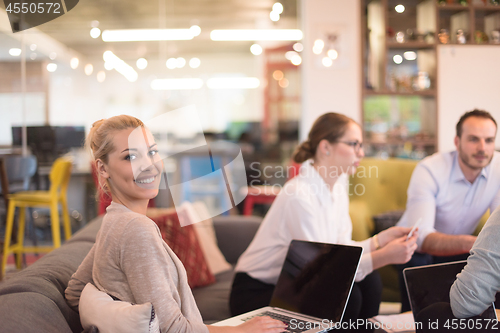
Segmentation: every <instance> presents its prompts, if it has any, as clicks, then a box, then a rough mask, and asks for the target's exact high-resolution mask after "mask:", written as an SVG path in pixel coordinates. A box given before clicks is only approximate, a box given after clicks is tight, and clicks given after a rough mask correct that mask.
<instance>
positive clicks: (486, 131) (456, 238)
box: [398, 110, 500, 311]
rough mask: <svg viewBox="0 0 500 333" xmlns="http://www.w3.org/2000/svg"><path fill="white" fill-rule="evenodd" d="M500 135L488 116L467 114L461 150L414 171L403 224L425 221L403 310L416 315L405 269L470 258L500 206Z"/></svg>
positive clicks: (426, 162) (460, 136) (461, 124)
mask: <svg viewBox="0 0 500 333" xmlns="http://www.w3.org/2000/svg"><path fill="white" fill-rule="evenodd" d="M496 131H497V124H496V121H495V119H494V118H493V117H492V116H491V114H489V113H488V112H486V111H482V110H473V111H470V112H467V113H465V114H464V115H463V116H462V117H461V118H460V120H459V122H458V123H457V126H456V132H457V133H456V137H455V146H456V148H457V150H456V151H452V152H446V153H436V154H434V155H432V156H429V157H427V158H425V159H423V160H422V161H421V162H420V163H419V164H418V165H417V166H416V168H415V170H414V171H413V174H412V177H411V180H410V185H409V187H408V201H407V203H406V211H405V213H404V214H403V216H402V218H401V220H399V222H398V225H400V226H413V225H414V224H416V223H417V221H418V220H420V219H421V222H420V224H419V226H418V229H419V237H418V240H417V244H418V249H417V251H416V252H415V254H414V256H413V258H412V259H411V260H410V261H409V262H408V263H407V264H405V265H404V266H400V267H399V268H400V270H401V274H400V289H401V298H402V311H408V310H410V305H409V301H408V296H407V293H406V287H405V285H404V281H403V279H402V269H404V268H406V267H413V266H421V265H427V264H433V263H440V262H449V261H455V260H461V259H465V258H467V256H468V253H469V251H470V249H471V247H472V245H473V244H474V241H475V240H476V237H475V236H473V235H471V234H472V233H473V232H474V230H475V229H476V227H477V225H478V223H479V220H480V219H481V217H482V216H483V215H484V213H486V211H487V210H488V209H490V212H493V210H495V208H496V207H497V206H499V205H500V153H498V152H495V137H496Z"/></svg>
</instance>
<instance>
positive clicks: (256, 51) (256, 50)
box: [250, 44, 262, 55]
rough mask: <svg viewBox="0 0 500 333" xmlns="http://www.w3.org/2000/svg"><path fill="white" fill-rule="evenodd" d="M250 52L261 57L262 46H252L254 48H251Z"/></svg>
mask: <svg viewBox="0 0 500 333" xmlns="http://www.w3.org/2000/svg"><path fill="white" fill-rule="evenodd" d="M250 52H252V54H253V55H260V54H262V46H260V45H259V44H252V46H250Z"/></svg>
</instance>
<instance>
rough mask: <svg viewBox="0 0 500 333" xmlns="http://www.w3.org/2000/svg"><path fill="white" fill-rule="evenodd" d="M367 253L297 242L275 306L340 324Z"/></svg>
mask: <svg viewBox="0 0 500 333" xmlns="http://www.w3.org/2000/svg"><path fill="white" fill-rule="evenodd" d="M362 252H363V249H362V248H361V247H357V246H347V245H337V244H325V243H315V242H306V241H298V240H293V241H292V242H291V244H290V247H289V248H288V253H287V256H286V259H285V262H284V264H283V268H282V270H281V275H280V277H279V279H278V283H277V284H276V288H275V289H274V293H273V297H272V299H271V304H270V305H271V306H275V307H279V308H282V309H286V310H290V311H295V312H299V313H302V314H305V315H309V316H313V317H317V318H320V319H329V320H332V321H333V322H340V321H341V320H342V316H343V314H344V309H345V307H346V304H347V300H348V299H349V295H350V292H351V288H352V286H353V283H354V277H355V276H356V271H357V269H358V265H359V260H360V258H361V254H362Z"/></svg>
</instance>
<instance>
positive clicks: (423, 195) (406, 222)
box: [398, 164, 438, 249]
mask: <svg viewBox="0 0 500 333" xmlns="http://www.w3.org/2000/svg"><path fill="white" fill-rule="evenodd" d="M437 192H438V185H437V182H436V181H435V179H434V177H433V176H432V174H431V173H430V172H429V170H428V169H427V167H426V166H424V165H422V164H418V165H417V166H416V167H415V170H414V171H413V174H412V176H411V180H410V185H409V186H408V200H407V202H406V210H405V213H404V214H403V217H402V218H401V220H399V222H398V225H399V226H403V227H413V226H414V225H415V224H416V223H417V222H418V220H419V219H422V221H420V224H419V225H418V239H417V245H418V249H420V248H421V247H422V243H423V242H424V240H425V238H426V237H427V236H428V235H429V234H431V233H434V232H436V229H435V227H434V226H435V220H436V195H437Z"/></svg>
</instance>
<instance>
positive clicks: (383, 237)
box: [377, 226, 411, 247]
mask: <svg viewBox="0 0 500 333" xmlns="http://www.w3.org/2000/svg"><path fill="white" fill-rule="evenodd" d="M410 230H411V228H409V227H397V226H396V227H390V228H389V229H385V230H383V231H381V232H379V233H378V234H377V235H378V236H377V237H378V241H379V244H380V247H384V246H386V245H387V244H389V243H390V242H391V241H393V240H395V239H397V238H401V237H403V236H406V235H408V233H409V232H410Z"/></svg>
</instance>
